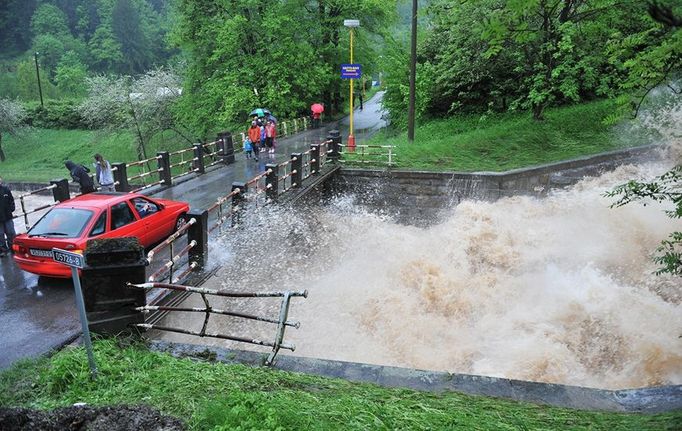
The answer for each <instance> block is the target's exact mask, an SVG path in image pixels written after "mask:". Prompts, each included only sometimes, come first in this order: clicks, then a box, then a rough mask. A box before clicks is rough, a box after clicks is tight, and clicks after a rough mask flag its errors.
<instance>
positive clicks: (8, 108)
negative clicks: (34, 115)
mask: <svg viewBox="0 0 682 431" xmlns="http://www.w3.org/2000/svg"><path fill="white" fill-rule="evenodd" d="M24 118H26V111H24V108H23V107H22V106H21V104H20V103H17V102H14V101H12V100H9V99H0V162H4V161H5V151H4V150H3V149H2V134H3V133H5V134H9V135H16V134H17V133H18V132H20V131H21V130H22V129H23V128H24V127H25V126H24V123H23V122H24Z"/></svg>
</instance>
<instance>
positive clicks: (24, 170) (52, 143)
mask: <svg viewBox="0 0 682 431" xmlns="http://www.w3.org/2000/svg"><path fill="white" fill-rule="evenodd" d="M2 146H3V149H4V150H5V155H6V157H7V159H6V160H5V161H4V162H2V163H0V175H2V177H3V178H4V179H5V181H8V182H11V181H35V182H46V181H49V180H53V179H57V178H68V172H67V170H66V168H65V167H64V161H65V160H73V161H74V162H76V163H83V164H84V165H86V166H88V167H92V163H93V162H94V160H93V155H94V154H95V153H100V154H102V155H103V156H104V157H105V158H106V159H107V160H109V161H110V162H111V163H114V162H132V161H134V160H136V159H137V157H136V151H135V141H134V138H133V137H132V136H131V135H130V134H129V133H127V132H123V133H105V132H103V131H96V130H94V131H93V130H57V129H31V130H29V131H27V132H25V133H23V134H22V135H21V136H17V137H13V136H5V135H3V139H2ZM188 147H189V144H188V143H187V142H186V141H181V140H179V139H177V138H174V137H173V136H172V134H171V133H168V134H164V135H163V136H158V137H157V138H156V139H154V140H153V141H152V143H151V145H149V146H148V148H147V155H148V157H152V156H154V155H156V151H158V150H168V151H173V150H177V149H180V148H188Z"/></svg>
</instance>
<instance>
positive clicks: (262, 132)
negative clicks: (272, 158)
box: [260, 124, 267, 152]
mask: <svg viewBox="0 0 682 431" xmlns="http://www.w3.org/2000/svg"><path fill="white" fill-rule="evenodd" d="M266 137H267V134H266V133H265V126H263V125H262V124H261V126H260V150H261V152H263V151H265V143H266Z"/></svg>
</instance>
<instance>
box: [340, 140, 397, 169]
mask: <svg viewBox="0 0 682 431" xmlns="http://www.w3.org/2000/svg"><path fill="white" fill-rule="evenodd" d="M339 147H340V158H339V162H341V163H344V164H347V165H365V164H372V165H383V166H388V167H391V166H394V165H395V164H396V158H395V146H394V145H364V144H363V145H353V146H349V145H339Z"/></svg>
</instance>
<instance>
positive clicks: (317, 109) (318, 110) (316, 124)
mask: <svg viewBox="0 0 682 431" xmlns="http://www.w3.org/2000/svg"><path fill="white" fill-rule="evenodd" d="M310 110H311V111H312V113H313V129H319V128H320V117H321V116H322V113H323V112H324V105H322V104H321V103H313V104H312V105H310Z"/></svg>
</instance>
